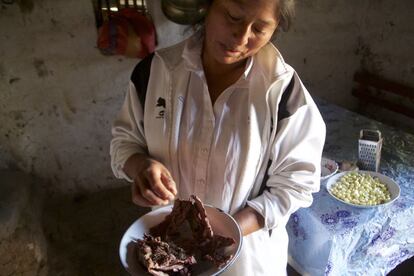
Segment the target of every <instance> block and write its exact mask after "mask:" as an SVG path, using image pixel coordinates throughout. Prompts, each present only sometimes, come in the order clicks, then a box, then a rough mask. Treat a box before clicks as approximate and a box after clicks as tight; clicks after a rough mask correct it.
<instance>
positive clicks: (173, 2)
mask: <svg viewBox="0 0 414 276" xmlns="http://www.w3.org/2000/svg"><path fill="white" fill-rule="evenodd" d="M207 7H208V1H207V0H162V11H163V12H164V14H165V16H166V17H167V18H168V19H169V20H171V21H173V22H175V23H177V24H182V25H191V24H194V23H197V22H199V21H200V20H201V19H203V17H204V16H205V15H206V13H207Z"/></svg>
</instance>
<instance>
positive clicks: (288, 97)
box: [277, 74, 306, 121]
mask: <svg viewBox="0 0 414 276" xmlns="http://www.w3.org/2000/svg"><path fill="white" fill-rule="evenodd" d="M305 104H306V101H305V95H304V94H303V90H302V88H301V85H300V80H299V78H298V76H297V75H296V74H294V75H293V77H292V79H291V81H290V83H289V85H288V87H287V88H286V90H285V91H284V92H283V95H282V98H281V99H280V103H279V110H278V116H277V117H278V121H281V120H283V119H285V118H288V117H290V116H291V115H293V114H294V113H295V112H296V111H297V110H298V109H299V108H300V107H301V106H303V105H305Z"/></svg>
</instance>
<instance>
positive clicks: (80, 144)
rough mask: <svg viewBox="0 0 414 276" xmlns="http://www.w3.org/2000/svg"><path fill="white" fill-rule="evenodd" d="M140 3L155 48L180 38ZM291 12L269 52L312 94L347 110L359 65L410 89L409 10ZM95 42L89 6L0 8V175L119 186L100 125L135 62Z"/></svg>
mask: <svg viewBox="0 0 414 276" xmlns="http://www.w3.org/2000/svg"><path fill="white" fill-rule="evenodd" d="M147 2H148V5H149V9H150V12H151V14H152V17H153V19H154V21H155V23H156V26H157V32H158V42H159V47H165V46H168V45H170V44H173V43H175V42H177V41H179V40H181V39H183V38H184V37H185V36H186V35H188V34H184V30H185V28H186V27H183V26H179V25H176V24H173V23H171V22H169V21H167V20H166V19H165V17H164V16H163V14H162V13H161V12H160V4H159V3H160V2H159V1H147ZM297 10H298V11H297V19H296V23H295V25H294V27H293V29H292V30H291V32H290V33H287V34H282V35H281V36H279V37H278V38H277V40H276V42H275V43H276V44H277V45H278V47H279V48H280V49H281V51H282V53H283V54H284V56H285V58H286V60H287V61H288V63H290V64H291V65H293V66H294V67H295V68H296V69H297V71H298V72H299V74H300V76H301V78H302V79H303V81H304V82H305V84H306V85H307V87H308V88H309V90H310V92H311V93H312V94H313V95H315V96H319V97H322V98H325V99H327V100H329V101H331V102H334V103H337V104H340V105H343V106H346V107H350V108H352V107H354V105H355V100H354V99H353V97H352V96H350V91H351V88H352V75H353V73H354V72H355V71H356V70H358V69H359V68H360V66H361V62H363V63H364V65H365V66H366V67H369V68H371V67H372V68H373V69H375V71H376V72H379V73H381V74H383V75H384V76H386V77H389V78H391V79H394V80H396V81H401V82H404V83H406V84H408V85H411V86H414V78H413V73H414V65H413V64H414V63H413V53H412V49H413V46H414V45H413V43H414V35H413V33H414V30H413V28H414V27H413V25H414V24H412V15H411V13H410V11H413V10H414V2H412V1H410V0H400V1H391V0H388V1H385V0H384V1H373V0H365V1H345V0H337V1H332V0H313V1H305V0H302V1H298V9H297ZM96 34H97V33H96V29H95V21H94V16H93V10H92V4H91V2H90V1H62V0H60V1H53V0H43V1H36V2H35V1H34V0H20V1H15V3H13V4H10V5H9V4H4V3H3V2H0V169H20V170H23V171H26V172H28V173H32V174H35V175H36V176H38V177H40V178H42V179H43V180H44V183H45V186H46V188H47V189H48V190H49V191H51V192H56V193H57V192H65V193H75V192H83V191H93V190H97V189H102V188H107V187H110V186H114V185H121V183H122V182H119V181H116V180H115V179H114V178H113V176H112V172H111V170H110V166H109V154H108V146H109V141H110V138H111V137H110V124H111V121H112V119H113V117H114V116H115V114H116V113H117V111H118V109H119V107H120V104H121V102H122V100H123V96H124V93H125V88H126V85H127V81H128V78H129V76H130V73H131V70H132V69H133V67H134V65H135V64H136V63H137V60H134V59H128V58H124V57H121V56H112V57H108V56H103V55H101V54H100V52H99V51H98V50H97V49H96V47H95V42H96ZM0 181H1V180H0Z"/></svg>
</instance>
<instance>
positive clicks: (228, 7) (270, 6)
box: [203, 0, 278, 64]
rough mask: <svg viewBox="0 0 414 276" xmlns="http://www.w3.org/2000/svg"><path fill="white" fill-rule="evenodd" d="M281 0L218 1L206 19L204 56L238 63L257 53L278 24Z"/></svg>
mask: <svg viewBox="0 0 414 276" xmlns="http://www.w3.org/2000/svg"><path fill="white" fill-rule="evenodd" d="M277 2H278V1H277V0H254V1H251V0H214V1H213V3H212V4H211V6H210V8H209V12H208V15H207V17H206V20H205V40H204V53H203V58H204V59H205V58H208V59H213V60H211V61H214V62H218V63H220V64H234V63H237V62H240V61H242V60H244V59H245V58H247V57H249V56H252V55H254V54H255V53H257V52H258V51H259V50H260V48H261V47H263V46H264V45H266V43H267V42H268V41H269V40H270V38H271V37H272V35H273V32H274V31H275V30H276V27H277V23H278V22H277V17H276V7H277V6H276V5H277Z"/></svg>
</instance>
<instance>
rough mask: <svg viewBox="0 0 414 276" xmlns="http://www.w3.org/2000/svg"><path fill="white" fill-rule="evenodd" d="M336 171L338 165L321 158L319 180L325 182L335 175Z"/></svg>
mask: <svg viewBox="0 0 414 276" xmlns="http://www.w3.org/2000/svg"><path fill="white" fill-rule="evenodd" d="M337 171H338V163H336V162H335V161H333V160H331V159H328V158H325V157H322V160H321V180H326V179H328V178H329V177H331V176H333V175H334V174H336V172H337Z"/></svg>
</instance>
